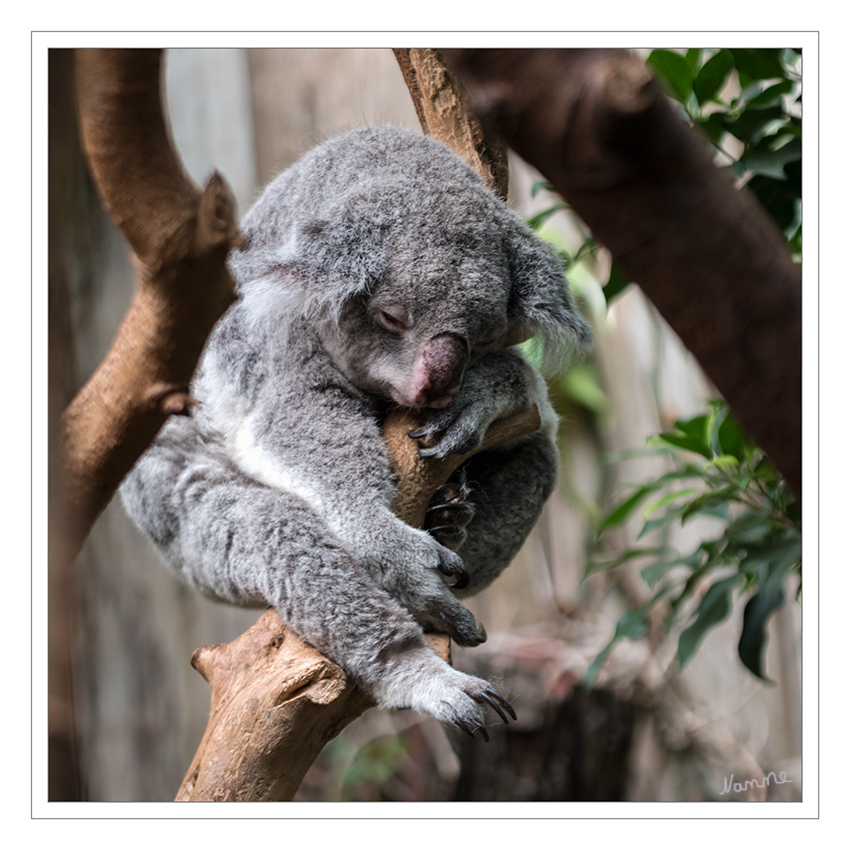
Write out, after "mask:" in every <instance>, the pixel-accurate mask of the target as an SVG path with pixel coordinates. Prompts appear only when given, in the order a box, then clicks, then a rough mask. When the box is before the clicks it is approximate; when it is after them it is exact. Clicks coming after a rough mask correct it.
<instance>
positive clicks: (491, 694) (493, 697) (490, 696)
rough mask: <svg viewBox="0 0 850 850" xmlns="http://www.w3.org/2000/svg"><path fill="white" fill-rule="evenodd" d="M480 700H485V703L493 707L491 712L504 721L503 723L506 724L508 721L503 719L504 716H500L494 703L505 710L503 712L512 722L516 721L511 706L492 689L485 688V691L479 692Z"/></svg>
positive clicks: (500, 713)
mask: <svg viewBox="0 0 850 850" xmlns="http://www.w3.org/2000/svg"><path fill="white" fill-rule="evenodd" d="M481 698H482V699H484V700H486V702H487V703H488V704H489V705H490V706H492V707H493V710H494V711H495V712H496V713H497V714H498V715H499V717H501V718H502V720H504V721H505V723H507V722H508V721H507V719H506V718H505V715H504V714H502V712H501V711H499V709H498V708H497V707H496V705H495V703H498V704H499V705H501V706H502V707H503V708H504V709H505V711H507V712H508V714H510V716H511V717H512V718H513V719H514V720H516V712H515V711H514V709H513V706H512V705H511V704H510V703H509V702H508V701H507V700H506V699H505V698H504V697H503V696H502V695H501V694H499V693H496V691H494V690H493V689H492V688H487V689H486V690H483V691H482V692H481Z"/></svg>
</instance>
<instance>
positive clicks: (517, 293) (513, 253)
mask: <svg viewBox="0 0 850 850" xmlns="http://www.w3.org/2000/svg"><path fill="white" fill-rule="evenodd" d="M511 218H512V221H511V222H510V224H509V226H508V227H507V232H506V235H505V241H506V245H507V249H508V262H509V265H510V273H511V301H510V313H511V319H512V321H513V322H514V323H515V324H516V325H517V326H518V327H520V328H526V329H527V330H528V335H531V334H534V333H539V334H540V335H541V337H542V339H541V342H542V345H543V352H544V355H545V359H546V360H547V361H549V362H552V361H557V360H558V359H560V358H562V357H563V355H564V353H565V349H566V348H567V347H570V345H571V347H572V348H573V349H577V350H578V351H579V352H580V353H584V352H586V350H587V349H588V348H589V346H590V343H591V339H592V336H593V335H592V331H591V329H590V326H589V325H588V324H587V323H586V322H585V321H584V319H582V317H581V316H580V315H579V314H578V312H577V311H576V308H575V305H574V303H573V299H572V296H571V295H570V290H569V285H568V283H567V279H566V277H565V276H564V271H563V268H562V267H561V262H560V260H559V259H558V258H557V257H556V256H555V254H554V253H553V251H552V250H551V249H550V248H549V246H548V245H546V243H545V242H543V241H542V240H541V239H539V238H538V237H537V236H536V235H535V234H534V233H532V231H531V230H530V229H529V228H528V227H527V226H526V225H525V223H524V222H523V221H522V220H521V219H519V217H516V218H514V216H513V215H512V216H511Z"/></svg>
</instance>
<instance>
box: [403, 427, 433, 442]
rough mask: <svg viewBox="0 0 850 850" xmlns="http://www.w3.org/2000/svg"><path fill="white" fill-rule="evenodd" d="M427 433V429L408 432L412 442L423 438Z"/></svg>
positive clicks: (414, 429)
mask: <svg viewBox="0 0 850 850" xmlns="http://www.w3.org/2000/svg"><path fill="white" fill-rule="evenodd" d="M427 433H428V429H427V428H412V429H411V430H410V431H408V432H407V436H408V437H410V438H411V439H412V440H418V439H420V438H421V437H424V436H425V435H426V434H427Z"/></svg>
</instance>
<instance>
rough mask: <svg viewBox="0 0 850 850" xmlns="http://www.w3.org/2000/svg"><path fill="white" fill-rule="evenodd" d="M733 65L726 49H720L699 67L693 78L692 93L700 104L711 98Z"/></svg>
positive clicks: (721, 85) (721, 86) (723, 82)
mask: <svg viewBox="0 0 850 850" xmlns="http://www.w3.org/2000/svg"><path fill="white" fill-rule="evenodd" d="M733 67H734V59H733V58H732V54H731V53H730V52H729V51H728V50H725V49H724V50H720V51H718V52H717V53H715V54H714V56H712V57H711V59H709V60H708V62H706V63H705V65H703V66H702V68H700V70H699V73H698V74H697V76H696V79H695V80H694V94H695V95H696V98H697V103H699V105H700V106H702V104H704V103H705V102H706V101H707V100H711V98H713V97H714V96H715V95H716V94H717V93H718V92H719V91H720V89H722V88H723V85H724V84H725V83H726V80H727V78H728V77H729V73H730V72H731V70H732V68H733Z"/></svg>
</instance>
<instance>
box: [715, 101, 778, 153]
mask: <svg viewBox="0 0 850 850" xmlns="http://www.w3.org/2000/svg"><path fill="white" fill-rule="evenodd" d="M777 119H782V120H785V119H786V115H785V110H784V109H783V108H782V107H781V106H770V107H768V108H767V109H748V110H746V111H744V112H742V113H741V115H739V116H738V118H736V119H734V120H724V122H723V124H724V127H725V128H726V130H728V131H729V132H730V133H731V134H732V135H733V136H734V137H735V138H736V139H740V140H741V141H742V142H746V143H747V144H750V145H756V144H758V143H759V142H760V141H761V139H762V136H763V135H764V129H765V127H767V125H768V124H770V122H771V121H776V120H777Z"/></svg>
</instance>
